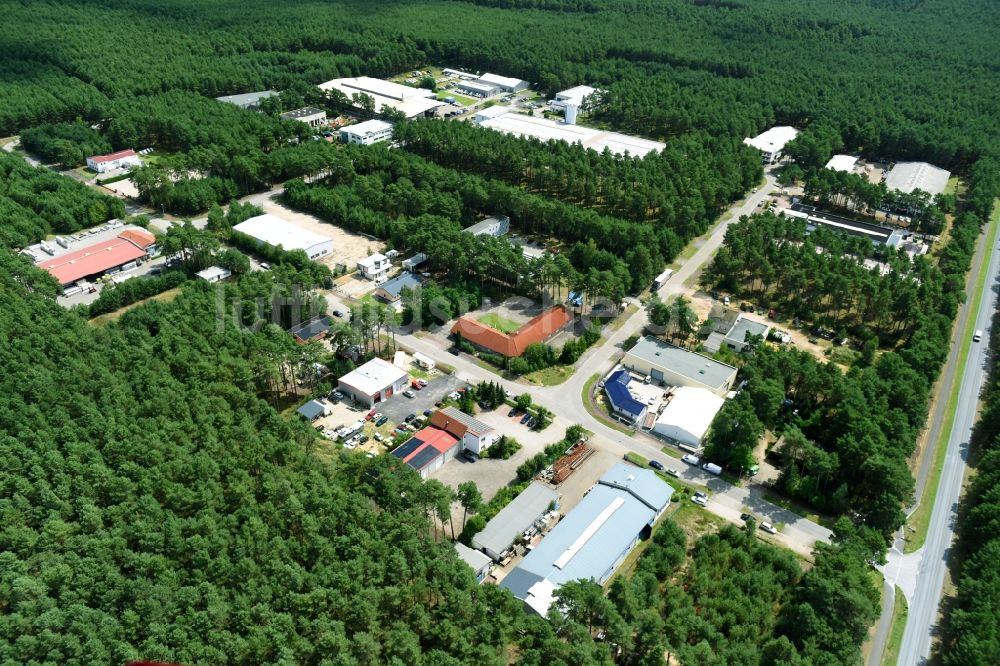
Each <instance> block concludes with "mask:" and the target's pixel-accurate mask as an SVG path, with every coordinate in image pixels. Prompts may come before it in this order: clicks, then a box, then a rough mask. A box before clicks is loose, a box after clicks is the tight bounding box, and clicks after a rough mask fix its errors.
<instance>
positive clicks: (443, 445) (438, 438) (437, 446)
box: [403, 428, 458, 463]
mask: <svg viewBox="0 0 1000 666" xmlns="http://www.w3.org/2000/svg"><path fill="white" fill-rule="evenodd" d="M411 439H416V440H419V441H420V442H423V445H422V446H418V447H417V448H415V449H414V450H413V451H412V452H411V453H410V455H408V456H406V457H405V458H403V462H407V463H408V462H410V461H411V460H413V459H414V458H416V457H417V456H419V455H420V454H421V452H423V451H425V450H426V449H427V447H431V448H433V449H434V450H435V451H437V452H438V453H444V452H445V451H448V450H449V449H451V448H452V447H453V446H455V444H457V443H458V438H457V437H455V436H454V435H451V434H449V433H447V432H445V431H444V430H439V429H437V428H423V429H421V430H418V431H417V432H415V433H413V437H412V438H411ZM425 457H426V456H425Z"/></svg>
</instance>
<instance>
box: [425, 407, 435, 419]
mask: <svg viewBox="0 0 1000 666" xmlns="http://www.w3.org/2000/svg"><path fill="white" fill-rule="evenodd" d="M433 413H434V412H432V411H431V410H429V409H425V410H424V416H426V417H427V418H430V417H431V414H433Z"/></svg>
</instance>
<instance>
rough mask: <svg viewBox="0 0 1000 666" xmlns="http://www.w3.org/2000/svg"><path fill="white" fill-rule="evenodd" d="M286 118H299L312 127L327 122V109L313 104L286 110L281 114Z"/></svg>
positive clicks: (298, 119) (301, 121)
mask: <svg viewBox="0 0 1000 666" xmlns="http://www.w3.org/2000/svg"><path fill="white" fill-rule="evenodd" d="M281 117H282V118H284V119H285V120H297V121H299V122H300V123H305V124H306V125H309V126H310V127H320V126H321V125H325V124H326V111H324V110H323V109H317V108H316V107H312V106H304V107H302V108H301V109H295V110H294V111H286V112H284V113H282V114H281Z"/></svg>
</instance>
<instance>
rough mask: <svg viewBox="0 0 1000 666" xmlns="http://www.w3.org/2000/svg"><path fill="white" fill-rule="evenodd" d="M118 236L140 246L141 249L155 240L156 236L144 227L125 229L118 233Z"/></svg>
mask: <svg viewBox="0 0 1000 666" xmlns="http://www.w3.org/2000/svg"><path fill="white" fill-rule="evenodd" d="M118 238H124V239H125V240H127V241H129V242H130V243H132V244H134V245H137V246H139V247H141V248H142V249H143V250H145V249H146V248H148V247H149V246H150V245H152V244H154V243H155V242H156V236H154V235H153V234H151V233H149V232H148V231H146V230H144V229H126V230H125V231H123V232H121V233H120V234H118Z"/></svg>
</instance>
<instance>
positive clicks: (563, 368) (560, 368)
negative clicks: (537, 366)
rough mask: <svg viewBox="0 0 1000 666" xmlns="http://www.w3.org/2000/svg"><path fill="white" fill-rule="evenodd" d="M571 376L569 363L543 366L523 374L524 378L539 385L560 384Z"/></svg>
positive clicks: (571, 367) (571, 370)
mask: <svg viewBox="0 0 1000 666" xmlns="http://www.w3.org/2000/svg"><path fill="white" fill-rule="evenodd" d="M572 376H573V366H571V365H554V366H552V367H551V368H544V369H542V370H536V371H534V372H529V373H528V374H526V375H523V377H524V379H527V380H528V381H529V382H531V383H532V384H539V385H541V386H555V385H557V384H562V383H563V382H564V381H566V380H567V379H569V378H570V377H572Z"/></svg>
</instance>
